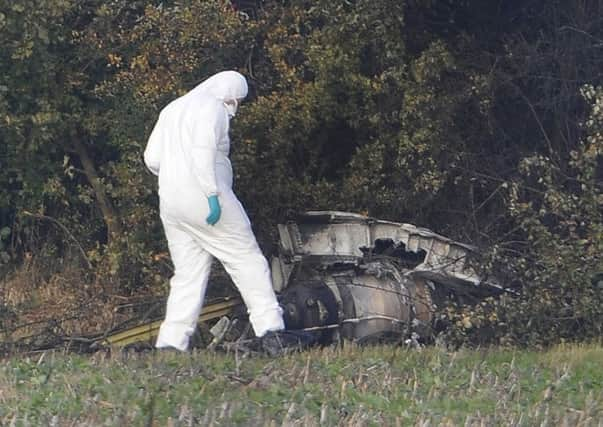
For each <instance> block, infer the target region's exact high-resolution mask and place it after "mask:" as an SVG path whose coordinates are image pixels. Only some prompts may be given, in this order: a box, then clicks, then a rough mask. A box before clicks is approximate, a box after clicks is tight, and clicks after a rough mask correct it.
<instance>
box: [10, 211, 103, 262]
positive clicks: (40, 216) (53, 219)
mask: <svg viewBox="0 0 603 427" xmlns="http://www.w3.org/2000/svg"><path fill="white" fill-rule="evenodd" d="M21 213H22V214H23V215H25V216H30V217H32V218H36V219H45V220H47V221H50V222H52V223H53V224H55V225H57V226H58V227H59V228H60V229H61V230H63V231H64V232H65V234H67V236H69V237H70V238H71V240H73V241H74V242H75V244H76V245H77V247H78V249H79V250H80V253H81V254H82V257H83V258H84V261H86V265H87V266H88V268H89V269H90V270H92V264H91V263H90V260H89V259H88V257H87V256H86V252H85V251H84V248H82V245H80V242H78V240H77V239H76V238H75V236H74V235H73V234H72V233H71V232H70V231H69V229H68V228H67V227H65V226H64V225H63V224H61V223H60V222H59V221H58V220H57V219H55V218H53V217H51V216H47V215H42V214H34V213H31V212H28V211H21Z"/></svg>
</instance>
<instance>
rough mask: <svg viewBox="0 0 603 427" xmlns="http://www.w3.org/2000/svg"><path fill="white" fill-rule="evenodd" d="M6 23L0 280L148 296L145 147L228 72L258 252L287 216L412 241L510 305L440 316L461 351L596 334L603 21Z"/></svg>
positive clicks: (292, 7)
mask: <svg viewBox="0 0 603 427" xmlns="http://www.w3.org/2000/svg"><path fill="white" fill-rule="evenodd" d="M0 5H1V7H0V36H1V40H2V42H3V43H2V45H3V48H2V49H1V50H0V141H1V142H0V165H1V167H0V263H1V264H0V268H1V269H2V271H3V272H4V273H5V274H10V273H11V272H12V271H15V269H18V268H19V266H20V265H22V263H23V261H24V259H25V258H26V257H28V256H39V257H46V258H47V259H51V260H55V261H56V260H59V259H60V260H62V261H61V263H56V262H55V263H53V264H52V268H49V272H48V274H54V273H57V274H58V273H60V269H61V268H63V267H64V266H65V265H67V264H69V265H71V266H73V265H76V266H77V267H78V268H82V271H83V273H82V274H83V276H82V277H83V278H84V279H83V280H93V278H96V279H98V278H99V277H102V278H103V280H107V281H111V282H112V283H115V285H116V286H117V287H118V288H119V289H121V291H123V292H124V294H129V293H133V292H136V291H138V290H140V289H159V288H161V287H162V286H164V283H165V278H166V274H167V273H168V272H169V266H167V265H166V262H165V259H164V254H165V252H166V247H165V242H164V240H163V235H162V230H161V225H160V223H159V216H158V206H157V197H156V191H155V190H156V188H155V186H156V184H155V180H154V178H153V177H152V176H151V175H150V174H149V173H148V172H147V171H146V170H145V168H144V165H143V163H142V158H141V156H142V152H143V150H144V146H145V144H146V138H147V137H148V135H149V133H150V130H151V129H152V126H153V125H154V122H155V120H156V117H157V115H158V112H159V111H160V110H161V108H162V107H163V106H165V105H166V104H167V103H168V102H169V101H170V100H171V99H173V98H175V97H177V96H179V95H181V94H183V93H185V92H187V91H188V90H190V89H191V88H192V87H194V86H195V85H196V84H198V83H199V82H200V81H201V80H203V79H204V78H206V77H208V76H209V75H211V74H213V73H215V72H217V71H220V70H223V69H235V70H238V71H240V72H242V73H243V74H245V75H246V77H247V78H248V82H249V85H250V96H249V97H248V99H247V100H246V101H245V102H244V104H243V105H242V106H241V108H240V112H239V114H238V115H237V118H236V119H235V120H234V121H233V124H232V125H233V126H232V130H231V137H232V140H233V164H234V168H235V187H236V191H237V193H238V194H239V195H240V197H241V199H242V201H243V204H244V205H245V207H246V208H247V210H248V212H249V215H250V217H251V219H252V222H253V224H254V228H255V230H256V232H257V234H258V236H259V240H260V243H261V245H262V247H263V248H264V249H265V251H266V252H270V251H271V250H272V249H273V244H274V241H275V237H276V236H275V232H276V230H275V225H276V224H277V223H279V222H281V221H284V220H286V219H287V218H290V217H291V215H293V214H294V213H295V212H297V211H300V210H309V209H329V210H349V211H354V212H361V213H365V214H368V215H371V216H375V217H379V218H383V219H389V220H394V221H399V222H411V223H415V224H417V225H421V226H425V227H429V228H431V229H433V230H435V231H437V232H440V233H442V234H445V235H447V236H450V237H452V238H455V239H459V240H462V241H466V242H470V243H473V244H476V245H477V246H478V247H480V248H481V250H482V252H483V260H482V263H481V267H482V268H484V269H486V270H488V271H490V272H494V273H495V274H497V275H498V276H499V277H502V278H503V280H504V281H505V283H506V284H508V285H509V286H512V287H514V288H515V289H519V290H521V297H512V298H502V299H496V300H488V301H484V303H483V304H480V305H479V306H477V307H461V308H459V307H451V308H450V309H449V310H448V311H447V312H446V314H445V315H444V317H445V318H446V320H447V321H448V322H449V323H450V324H451V325H453V326H454V325H461V326H459V327H457V328H456V329H455V330H454V337H455V338H458V339H459V340H460V341H462V342H483V341H484V340H485V341H493V342H503V343H504V342H510V343H520V344H534V343H536V344H540V343H549V342H557V341H559V340H561V339H564V340H565V339H583V338H589V337H596V336H600V334H601V332H602V327H603V314H602V313H601V309H600V307H601V306H602V305H601V302H602V301H601V299H602V294H603V288H602V282H601V281H600V280H599V278H600V273H601V272H602V271H603V262H602V260H601V255H600V254H601V253H602V252H603V218H602V205H603V195H602V194H601V187H602V179H601V178H602V176H603V172H602V157H601V154H602V150H603V136H602V133H603V89H602V86H601V85H602V77H603V75H602V71H601V70H603V25H601V19H600V16H602V14H603V2H602V1H599V0H580V1H572V2H566V1H560V0H559V1H557V0H556V1H550V0H549V1H545V0H527V1H519V0H511V1H490V2H483V1H477V0H444V1H431V0H406V1H394V0H370V1H369V0H349V1H330V0H313V1H310V0H288V1H285V0H280V1H277V0H265V1H261V0H257V1H226V0H205V1H201V0H196V1H193V0H181V1H152V0H134V1H129V0H128V1H126V0H111V1H108V0H104V1H100V0H84V1H76V0H44V1H42V0H16V1H15V0H11V1H9V0H0ZM61 266H63V267H61ZM51 270H52V271H51ZM463 319H465V320H466V319H470V320H471V321H470V322H469V323H468V322H466V321H465V322H463ZM462 325H465V326H466V325H471V327H464V326H462Z"/></svg>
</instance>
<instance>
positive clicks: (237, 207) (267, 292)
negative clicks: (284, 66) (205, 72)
mask: <svg viewBox="0 0 603 427" xmlns="http://www.w3.org/2000/svg"><path fill="white" fill-rule="evenodd" d="M246 96H247V81H246V80H245V77H243V76H242V75H241V74H239V73H237V72H235V71H223V72H220V73H218V74H215V75H213V76H211V77H210V78H208V79H207V80H205V81H204V82H202V83H201V84H200V85H198V86H197V87H195V88H194V89H193V90H191V91H190V92H188V93H187V94H185V95H184V96H182V97H180V98H177V99H176V100H174V101H172V102H171V103H170V104H168V105H167V106H166V107H165V108H164V109H163V110H162V111H161V113H160V114H159V119H158V120H157V123H156V124H155V127H154V129H153V131H152V133H151V135H150V137H149V141H148V144H147V147H146V150H145V152H144V161H145V164H146V166H147V167H148V168H149V170H150V171H151V172H152V173H153V174H155V175H157V176H158V177H159V212H160V216H161V221H162V223H163V227H164V230H165V234H166V237H167V241H168V246H169V251H170V256H171V258H172V262H173V264H174V267H175V272H174V276H173V277H172V278H171V280H170V292H169V296H168V300H167V310H166V314H165V320H164V321H163V323H162V324H161V328H160V330H159V336H158V337H157V342H156V344H155V346H156V347H157V348H175V349H178V350H181V351H185V350H187V349H188V346H189V340H190V337H191V335H192V334H193V332H194V330H195V327H196V325H197V319H198V316H199V314H200V312H201V306H202V304H203V299H204V296H205V290H206V288H207V282H208V278H209V273H210V267H211V263H212V259H213V257H215V258H217V259H218V260H220V262H221V263H222V264H223V265H224V267H225V269H226V271H227V272H228V274H229V275H230V276H231V278H232V279H233V282H234V283H235V285H236V286H237V288H238V290H239V292H240V293H241V296H242V298H243V301H244V302H245V304H246V306H247V309H248V312H249V320H250V323H251V325H252V327H253V330H254V332H255V334H256V336H258V337H262V336H264V335H265V334H266V333H268V332H270V331H279V330H283V329H284V327H285V326H284V322H283V314H282V309H281V307H280V306H279V304H278V302H277V299H276V296H275V294H274V291H273V289H272V282H271V276H270V270H269V267H268V262H267V261H266V258H265V257H264V256H263V255H262V253H261V251H260V248H259V247H258V244H257V242H256V239H255V236H254V234H253V231H252V230H251V225H250V222H249V219H248V217H247V214H246V213H245V210H244V209H243V206H241V203H240V202H239V200H238V199H237V197H236V196H235V194H234V193H233V191H232V180H233V175H232V167H231V164H230V160H229V158H228V155H229V150H230V140H229V136H228V130H229V121H230V119H231V118H232V117H233V116H234V115H235V113H236V111H237V106H238V104H239V102H241V100H242V99H243V98H245V97H246Z"/></svg>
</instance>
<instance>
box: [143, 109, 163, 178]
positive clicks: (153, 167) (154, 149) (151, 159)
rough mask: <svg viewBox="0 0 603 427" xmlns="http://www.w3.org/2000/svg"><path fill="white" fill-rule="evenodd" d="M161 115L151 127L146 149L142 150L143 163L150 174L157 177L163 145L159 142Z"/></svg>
mask: <svg viewBox="0 0 603 427" xmlns="http://www.w3.org/2000/svg"><path fill="white" fill-rule="evenodd" d="M160 122H161V115H160V116H159V119H158V120H157V123H155V126H154V127H153V131H152V132H151V136H149V141H148V142H147V147H146V149H145V150H144V163H145V165H146V166H147V168H148V169H149V170H150V171H151V173H152V174H154V175H157V176H159V167H160V165H161V155H162V149H163V144H162V140H161V125H160Z"/></svg>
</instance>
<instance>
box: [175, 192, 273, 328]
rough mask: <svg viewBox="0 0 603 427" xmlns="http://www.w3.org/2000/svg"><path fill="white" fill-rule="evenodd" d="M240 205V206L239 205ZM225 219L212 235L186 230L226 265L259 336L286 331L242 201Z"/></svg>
mask: <svg viewBox="0 0 603 427" xmlns="http://www.w3.org/2000/svg"><path fill="white" fill-rule="evenodd" d="M235 202H236V203H235ZM227 207H228V208H229V209H228V210H226V208H225V209H224V210H223V211H225V212H226V215H225V218H222V219H220V221H219V222H218V223H217V224H216V226H214V227H212V228H211V231H209V232H208V231H207V230H205V232H202V231H201V230H199V229H197V228H195V227H192V226H186V225H185V226H184V227H185V228H186V230H187V231H190V233H191V234H193V235H195V236H196V238H197V239H198V240H199V241H200V242H202V244H203V247H204V248H205V249H206V250H207V251H208V252H210V253H211V254H212V255H213V256H214V257H216V258H217V259H218V260H220V262H221V263H222V264H223V265H224V268H225V269H226V271H227V272H228V274H229V275H230V277H231V278H232V281H233V282H234V284H235V285H236V287H237V289H238V290H239V292H240V294H241V297H242V298H243V301H244V302H245V305H246V306H247V310H248V312H249V321H250V323H251V326H252V327H253V330H254V332H255V334H256V336H258V337H261V336H263V335H264V334H266V332H268V331H279V330H282V329H284V328H285V323H284V321H283V314H282V313H283V311H282V309H281V307H280V306H279V304H278V301H277V299H276V295H275V294H274V290H273V288H272V277H271V275H270V268H269V267H268V262H267V261H266V258H265V257H264V255H263V254H262V252H261V250H260V248H259V246H258V244H257V242H256V239H255V236H254V235H253V231H252V230H251V226H250V224H249V220H248V219H247V216H246V214H245V212H244V211H243V209H242V207H240V204H238V201H237V200H236V199H235V200H234V202H232V203H231V204H230V206H228V205H227Z"/></svg>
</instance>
